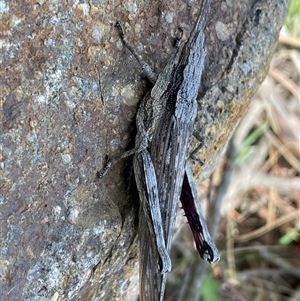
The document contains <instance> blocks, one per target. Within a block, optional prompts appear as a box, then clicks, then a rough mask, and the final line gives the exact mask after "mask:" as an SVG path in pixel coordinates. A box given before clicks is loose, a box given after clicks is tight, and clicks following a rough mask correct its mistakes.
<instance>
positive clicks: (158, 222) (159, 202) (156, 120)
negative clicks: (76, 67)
mask: <svg viewBox="0 0 300 301" xmlns="http://www.w3.org/2000/svg"><path fill="white" fill-rule="evenodd" d="M210 2H211V0H203V1H202V3H201V7H200V11H199V15H198V18H197V20H196V23H195V26H194V28H193V30H192V32H191V34H190V37H189V39H188V41H187V42H186V43H185V44H184V45H181V46H179V47H178V48H177V51H176V52H175V53H174V54H173V55H172V56H171V57H170V59H169V61H168V63H167V65H166V66H165V68H164V69H163V71H162V72H161V73H160V74H159V75H158V76H157V75H156V74H155V73H154V72H153V71H152V70H151V68H150V67H149V65H148V64H147V63H145V62H144V61H143V60H142V59H141V58H140V57H139V55H138V54H137V53H136V51H135V50H134V48H133V47H132V46H131V45H130V43H129V42H128V41H127V39H126V37H125V34H124V30H123V28H122V25H121V23H120V22H117V24H116V26H117V27H118V28H119V30H120V36H121V38H122V41H123V43H124V45H125V46H126V47H127V48H128V49H129V50H130V51H131V53H132V54H133V55H134V56H135V57H136V59H137V60H138V62H139V63H140V65H141V67H142V69H143V71H144V72H145V74H146V75H147V77H148V78H149V80H150V81H151V82H152V83H153V85H154V86H153V88H152V89H151V91H150V92H148V93H147V94H146V96H145V97H144V98H143V100H142V101H141V104H140V107H139V109H138V112H137V117H136V125H137V135H136V140H135V148H134V149H132V150H130V151H128V152H126V153H124V154H122V155H121V156H118V157H115V158H113V159H112V160H110V161H109V162H108V163H107V165H106V166H105V167H104V169H103V170H102V172H101V173H100V177H103V176H104V175H105V173H106V172H107V170H108V169H109V167H110V166H111V165H112V164H113V163H114V162H116V161H118V160H120V159H121V158H125V157H127V156H129V155H133V154H134V161H133V164H134V174H135V179H136V183H137V188H138V191H139V197H140V204H141V206H140V214H139V237H140V238H139V240H140V300H142V301H144V300H149V301H157V300H162V299H163V296H164V291H165V283H166V277H167V272H169V271H170V270H171V260H170V256H169V254H170V249H171V244H172V237H173V231H174V227H175V221H176V214H177V208H178V203H179V199H180V200H181V203H182V207H183V209H184V211H185V214H186V217H187V219H188V222H189V225H190V227H191V230H192V233H193V236H194V239H195V242H196V247H197V250H198V251H199V254H200V256H201V257H202V258H203V259H205V260H207V261H208V262H209V263H213V262H216V261H218V260H219V253H218V250H217V248H216V246H215V244H214V243H213V241H212V239H211V237H210V234H209V232H208V229H207V226H206V222H205V219H204V217H203V215H202V212H201V208H200V203H199V200H198V197H197V192H196V189H195V185H194V180H193V176H192V173H191V171H190V169H189V167H188V166H187V157H188V149H189V145H190V140H191V136H192V134H193V128H194V122H195V118H196V113H197V99H196V98H197V94H198V91H199V88H200V84H201V76H202V72H203V69H204V60H205V55H206V51H205V48H204V38H205V37H204V26H205V22H206V17H207V14H208V10H209V5H210Z"/></svg>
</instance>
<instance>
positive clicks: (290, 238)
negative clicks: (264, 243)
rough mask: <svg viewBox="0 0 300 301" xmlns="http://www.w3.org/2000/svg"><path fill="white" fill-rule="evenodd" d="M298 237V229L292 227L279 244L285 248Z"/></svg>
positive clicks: (299, 232)
mask: <svg viewBox="0 0 300 301" xmlns="http://www.w3.org/2000/svg"><path fill="white" fill-rule="evenodd" d="M299 235H300V228H299V227H294V228H292V229H291V230H290V231H289V232H287V233H286V234H284V235H283V236H282V237H281V238H280V240H279V244H280V245H282V246H287V245H289V244H290V243H291V242H293V241H294V240H296V238H297V236H299Z"/></svg>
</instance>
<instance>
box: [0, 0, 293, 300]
mask: <svg viewBox="0 0 300 301" xmlns="http://www.w3.org/2000/svg"><path fill="white" fill-rule="evenodd" d="M198 7H199V1H196V0H191V1H181V0H178V1H153V0H151V1H150V0H147V1H133V0H131V1H125V0H124V1H96V0H92V1H85V0H83V1H74V0H73V1H55V0H52V1H45V0H37V1H32V0H28V1H13V0H7V1H5V0H1V1H0V14H1V70H0V73H1V93H0V94H1V133H0V134H1V156H0V160H1V161H0V167H1V182H0V189H1V195H0V300H9V301H15V300H16V301H20V300H24V301H25V300H26V301H29V300H32V301H33V300H53V301H54V300H134V299H135V297H136V295H137V292H138V276H137V274H138V265H137V255H138V252H137V245H136V240H137V238H136V232H137V231H136V227H137V226H136V225H137V223H136V219H137V207H138V202H137V197H136V193H134V192H133V193H132V192H130V193H126V188H127V184H128V182H129V178H130V176H129V174H130V173H129V172H128V171H127V170H126V169H124V168H125V166H126V163H128V164H127V165H130V160H129V159H128V160H123V161H122V162H119V163H118V164H116V165H115V166H114V167H113V168H112V169H111V171H110V172H109V174H108V175H107V177H106V178H105V179H103V180H101V181H100V180H99V179H98V178H97V171H98V170H99V169H101V167H102V166H103V163H104V161H105V154H108V155H109V156H111V155H113V154H119V153H121V152H123V151H124V149H125V148H126V147H127V145H128V144H129V142H130V141H132V140H133V138H134V136H133V132H132V128H133V125H134V115H135V112H136V109H137V103H138V101H139V100H140V99H141V97H142V96H143V94H144V93H145V91H146V90H147V89H148V88H149V86H148V84H147V81H146V80H145V78H144V77H143V75H142V73H141V70H140V68H139V66H138V64H137V63H136V61H135V60H134V58H132V57H131V56H130V55H129V53H128V51H127V50H125V49H124V48H123V46H122V43H121V41H120V39H119V37H118V32H117V31H116V29H115V28H114V23H115V21H116V20H117V19H118V20H121V21H122V22H123V24H124V27H125V30H126V32H127V34H128V39H129V40H130V41H131V42H132V43H134V44H135V45H136V46H137V49H138V51H140V53H143V55H144V58H145V59H146V60H147V61H148V62H149V63H150V64H151V65H152V66H153V68H154V69H155V71H157V72H159V71H160V70H161V69H162V67H163V66H164V64H165V63H166V60H167V58H168V56H169V54H170V52H171V51H174V48H172V43H173V41H174V38H175V37H176V32H177V28H178V27H179V26H181V27H182V28H183V29H184V38H186V37H187V36H188V34H189V31H190V29H191V26H192V25H193V22H194V19H195V16H196V13H197V10H198ZM286 10H287V1H285V0H261V1H254V0H242V1H231V0H226V1H219V0H214V1H213V4H212V7H211V11H210V15H209V17H208V23H207V28H206V35H207V42H206V43H207V52H208V56H207V61H206V71H205V74H204V80H203V89H202V91H200V95H199V114H198V121H197V125H196V128H197V131H198V134H199V136H200V137H201V141H202V142H201V145H200V146H198V147H197V145H196V144H193V147H192V149H195V148H197V149H198V151H197V152H196V155H197V157H198V158H199V159H200V160H201V162H202V165H201V164H199V162H196V160H195V162H194V163H195V164H194V171H195V172H196V173H198V174H199V175H200V178H201V179H203V178H204V177H206V176H207V175H208V174H209V173H210V172H211V171H212V168H213V166H214V164H215V161H216V158H217V157H219V154H220V153H221V150H222V149H223V146H224V144H226V141H228V139H229V137H230V135H231V134H232V132H233V130H234V128H235V126H236V124H237V122H238V121H239V119H240V118H241V116H242V115H243V113H244V112H245V110H246V108H247V105H248V103H249V99H250V97H251V96H252V95H253V93H254V91H255V90H256V89H257V87H258V85H259V84H260V83H261V81H262V80H263V78H264V76H265V74H266V71H267V69H268V64H269V61H270V58H271V55H272V52H273V50H274V47H275V45H276V40H277V37H278V32H279V29H280V27H281V25H282V23H283V18H284V15H285V13H286ZM204 93H205V97H204V98H203V99H201V97H202V95H203V94H204ZM197 143H198V142H197ZM203 163H204V164H203Z"/></svg>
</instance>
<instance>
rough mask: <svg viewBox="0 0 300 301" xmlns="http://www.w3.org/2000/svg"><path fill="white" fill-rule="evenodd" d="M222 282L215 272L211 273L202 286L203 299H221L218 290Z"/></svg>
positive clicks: (210, 300) (211, 300)
mask: <svg viewBox="0 0 300 301" xmlns="http://www.w3.org/2000/svg"><path fill="white" fill-rule="evenodd" d="M220 287H221V284H220V282H219V281H217V280H216V279H215V278H214V276H213V274H209V275H208V276H207V277H206V279H205V280H204V283H203V285H202V287H201V296H202V300H203V301H219V300H220V299H219V296H218V291H219V290H220Z"/></svg>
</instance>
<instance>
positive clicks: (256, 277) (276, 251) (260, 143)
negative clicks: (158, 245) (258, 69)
mask: <svg viewBox="0 0 300 301" xmlns="http://www.w3.org/2000/svg"><path fill="white" fill-rule="evenodd" d="M298 26H299V24H298ZM298 30H299V29H298ZM290 32H292V31H291V30H290ZM297 34H299V33H298V32H297V31H296V34H295V36H296V35H297ZM299 81H300V41H299V39H297V38H295V37H293V36H291V34H290V33H287V30H286V29H284V30H283V31H282V34H281V36H280V43H279V45H278V51H277V52H276V54H275V55H274V58H273V60H272V63H271V66H270V71H269V74H268V76H267V78H266V79H265V81H264V83H263V84H262V86H261V87H260V89H259V91H258V92H257V93H256V95H255V97H254V99H253V101H252V103H251V106H250V108H249V110H248V112H247V114H246V116H245V117H244V118H243V120H242V121H241V123H240V125H239V127H238V129H237V131H236V133H235V135H234V137H233V139H232V141H231V143H230V146H229V149H228V151H227V154H226V157H225V158H223V161H222V162H221V163H220V166H219V167H218V168H217V170H216V171H215V172H214V174H213V175H212V177H211V179H209V180H207V181H206V182H205V183H203V184H202V187H201V192H202V197H201V199H208V198H210V200H213V201H214V202H215V204H221V203H222V209H221V215H222V219H221V223H220V227H219V229H214V228H213V227H212V228H213V230H212V231H213V232H215V233H217V235H216V241H217V244H218V246H219V247H220V249H221V260H220V262H219V263H217V264H215V265H214V266H213V267H212V269H211V268H209V270H208V272H207V268H208V265H207V264H206V263H203V262H202V261H201V260H200V259H199V258H198V255H197V254H196V253H195V252H194V251H193V246H192V243H191V236H190V234H189V229H188V227H183V229H182V230H181V233H180V234H179V235H180V241H181V243H176V241H175V248H173V250H174V252H173V255H174V257H175V258H178V261H177V263H175V264H174V268H173V270H174V272H173V273H171V274H170V277H169V284H168V290H167V295H166V300H181V301H183V300H184V301H196V300H205V301H208V300H209V301H214V300H255V301H265V300H300V261H299V257H300V235H299V234H300V214H299V212H300V211H299V207H300V178H299V176H300V160H299V159H300V152H299V147H300V106H299V104H300V96H299V87H300V85H299ZM209 217H210V218H209V221H210V222H211V220H212V218H211V217H212V215H209ZM213 220H214V224H216V219H213ZM183 240H185V243H184V244H182V241H183ZM205 271H206V272H205ZM178 281H179V282H178ZM200 287H202V292H201V293H200V292H199V288H200ZM200 296H202V297H200Z"/></svg>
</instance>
